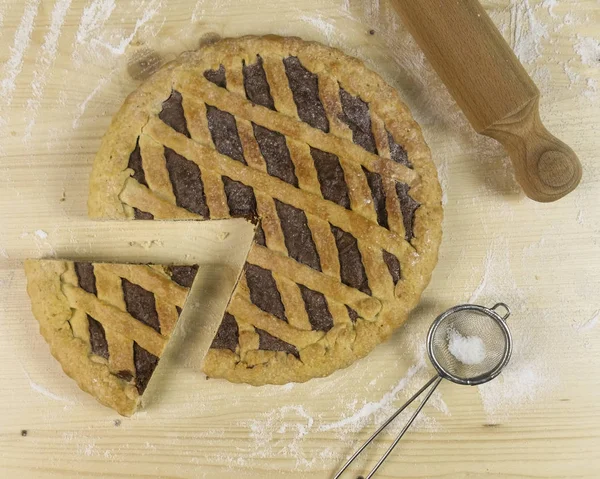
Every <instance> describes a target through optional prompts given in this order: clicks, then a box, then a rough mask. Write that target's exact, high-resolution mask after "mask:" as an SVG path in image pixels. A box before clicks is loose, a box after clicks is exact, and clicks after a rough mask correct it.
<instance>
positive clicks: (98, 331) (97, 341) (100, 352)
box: [87, 314, 108, 359]
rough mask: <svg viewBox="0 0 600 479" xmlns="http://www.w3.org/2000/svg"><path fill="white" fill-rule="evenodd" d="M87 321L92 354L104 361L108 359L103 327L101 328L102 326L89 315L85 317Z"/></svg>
mask: <svg viewBox="0 0 600 479" xmlns="http://www.w3.org/2000/svg"><path fill="white" fill-rule="evenodd" d="M87 319H88V331H89V332H90V347H91V348H92V354H96V355H97V356H102V357H103V358H104V359H108V342H107V341H106V333H105V332H104V326H102V324H100V323H99V322H98V321H96V320H95V319H94V318H92V317H91V316H90V315H89V314H88V315H87Z"/></svg>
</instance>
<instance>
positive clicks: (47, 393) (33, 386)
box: [21, 364, 75, 405]
mask: <svg viewBox="0 0 600 479" xmlns="http://www.w3.org/2000/svg"><path fill="white" fill-rule="evenodd" d="M21 369H22V370H23V372H24V373H25V376H27V380H28V381H29V387H31V389H32V390H34V391H35V392H37V393H39V394H41V395H42V396H44V397H47V398H49V399H52V400H54V401H60V402H63V403H65V404H69V405H73V404H75V403H74V402H73V401H71V400H70V399H67V398H64V397H62V396H59V395H58V394H54V393H53V392H52V391H50V390H48V389H47V388H45V387H44V386H42V385H40V384H38V383H36V382H34V381H33V380H32V379H31V376H30V375H29V373H28V372H27V370H26V369H25V367H24V366H23V365H22V364H21Z"/></svg>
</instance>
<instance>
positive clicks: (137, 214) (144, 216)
mask: <svg viewBox="0 0 600 479" xmlns="http://www.w3.org/2000/svg"><path fill="white" fill-rule="evenodd" d="M133 217H134V218H135V219H136V220H153V219H154V215H153V214H152V213H148V212H146V211H142V210H138V209H137V208H136V207H134V208H133Z"/></svg>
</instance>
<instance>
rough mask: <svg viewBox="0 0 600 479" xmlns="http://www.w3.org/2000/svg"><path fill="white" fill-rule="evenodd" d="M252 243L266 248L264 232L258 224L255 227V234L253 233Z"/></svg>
mask: <svg viewBox="0 0 600 479" xmlns="http://www.w3.org/2000/svg"><path fill="white" fill-rule="evenodd" d="M254 242H255V243H256V244H258V245H260V246H267V240H266V238H265V230H263V227H262V225H261V224H260V223H259V224H258V226H257V227H256V232H255V233H254Z"/></svg>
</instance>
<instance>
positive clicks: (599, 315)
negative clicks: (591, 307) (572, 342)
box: [577, 309, 600, 333]
mask: <svg viewBox="0 0 600 479" xmlns="http://www.w3.org/2000/svg"><path fill="white" fill-rule="evenodd" d="M599 322H600V309H598V310H596V311H595V312H594V314H593V315H592V317H591V318H590V319H588V320H587V321H586V322H585V323H583V324H581V325H579V326H577V331H579V332H580V333H588V332H590V331H591V330H592V329H594V328H595V327H596V326H598V323H599Z"/></svg>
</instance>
